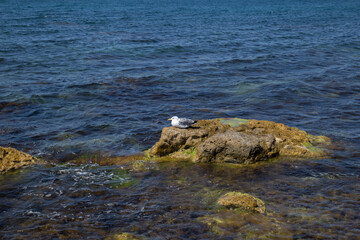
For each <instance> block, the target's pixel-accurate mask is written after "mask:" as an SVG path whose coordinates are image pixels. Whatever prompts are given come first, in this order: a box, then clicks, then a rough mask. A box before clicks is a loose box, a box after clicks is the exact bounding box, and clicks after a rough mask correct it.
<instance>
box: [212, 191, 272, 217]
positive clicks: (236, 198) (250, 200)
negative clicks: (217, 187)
mask: <svg viewBox="0 0 360 240" xmlns="http://www.w3.org/2000/svg"><path fill="white" fill-rule="evenodd" d="M217 203H218V204H219V205H222V206H224V207H227V208H242V209H245V210H250V211H254V212H259V213H265V203H264V202H263V201H262V200H260V199H259V198H256V197H254V196H251V195H250V194H247V193H241V192H229V193H226V194H225V195H223V196H221V197H220V198H219V200H218V201H217Z"/></svg>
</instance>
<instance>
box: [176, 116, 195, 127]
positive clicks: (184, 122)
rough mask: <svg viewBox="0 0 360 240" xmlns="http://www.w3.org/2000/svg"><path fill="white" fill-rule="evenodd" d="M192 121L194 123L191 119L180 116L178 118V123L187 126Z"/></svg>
mask: <svg viewBox="0 0 360 240" xmlns="http://www.w3.org/2000/svg"><path fill="white" fill-rule="evenodd" d="M193 123H195V121H194V120H191V119H188V118H180V119H179V124H180V125H188V126H190V125H191V124H193Z"/></svg>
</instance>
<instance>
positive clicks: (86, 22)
mask: <svg viewBox="0 0 360 240" xmlns="http://www.w3.org/2000/svg"><path fill="white" fill-rule="evenodd" d="M359 109H360V2H359V1H356V0H345V1H335V0H327V1H325V0H319V1H300V0H298V1H295V0H289V1H275V0H272V1H271V0H269V1H260V0H257V1H242V0H239V1H213V0H208V1H205V0H197V1H195V0H192V1H190V0H184V1H168V0H152V1H140V0H123V1H114V0H113V1H101V2H100V1H70V0H68V1H66V0H64V1H25V0H23V1H21V0H17V1H15V0H14V1H4V0H1V1H0V145H1V146H11V147H15V148H17V149H20V150H23V151H26V152H29V153H31V154H34V155H36V156H39V157H42V158H45V159H48V160H50V161H54V162H58V161H66V160H70V159H73V158H76V157H77V156H81V155H83V154H93V153H100V154H102V155H106V156H107V155H111V156H117V155H129V154H133V153H138V152H141V151H143V150H145V149H148V148H150V147H151V146H152V145H153V144H154V143H155V142H156V141H157V139H158V138H159V135H160V132H161V129H162V128H163V127H165V126H168V125H169V122H168V121H167V119H168V118H169V117H171V116H173V115H177V116H181V117H190V118H194V119H210V118H217V117H240V118H255V119H262V120H271V121H276V122H282V123H285V124H287V125H290V126H295V127H298V128H301V129H303V130H306V131H309V132H310V133H313V134H322V135H327V136H330V137H331V138H332V139H333V140H334V142H335V143H336V146H337V147H336V150H335V152H334V158H332V159H328V160H323V162H322V163H321V165H322V167H321V168H319V169H321V170H319V171H320V172H321V173H323V172H325V173H326V174H328V175H329V174H330V175H331V174H335V175H336V176H340V177H339V178H341V180H339V181H340V182H336V181H335V182H333V183H331V184H333V185H331V184H330V183H328V182H326V183H324V182H322V183H321V184H319V185H316V184H315V185H316V186H317V188H315V189H314V191H320V190H319V189H322V188H323V187H324V186H333V187H330V189H338V188H339V186H340V184H344V179H343V178H346V179H347V180H346V181H345V182H347V183H348V184H350V185H351V184H352V185H351V187H350V189H353V191H352V194H353V193H354V192H355V193H359V188H358V187H356V182H358V181H359V172H358V170H359V156H360V151H359V145H360V111H359ZM302 167H304V168H305V170H304V171H305V173H304V174H303V175H304V176H307V174H310V173H311V174H312V172H313V171H314V170H313V169H312V168H311V166H310V167H309V168H306V167H305V166H302ZM329 169H331V170H329ZM34 171H35V172H37V174H39V176H43V175H42V174H43V173H42V171H43V170H34ZM52 171H56V170H52ZM99 171H100V170H99ZM333 171H334V172H333ZM354 171H355V172H354ZM100 172H101V171H100ZM325 173H324V174H325ZM159 174H160V173H159ZM311 174H310V175H311ZM319 174H320V173H314V176H315V177H317V176H320V175H321V174H320V175H319ZM326 174H325V175H326ZM194 175H196V174H194ZM285 175H286V174H285ZM300 175H301V174H300ZM328 175H326V176H328ZM96 176H97V175H96ZM321 176H323V175H321ZM331 176H332V175H331ZM341 176H342V177H343V178H342V177H341ZM278 177H279V178H280V177H286V176H283V175H281V174H280V176H278ZM348 178H349V179H348ZM156 179H158V178H156ZM160 179H161V178H160ZM33 180H34V179H33ZM39 181H40V180H39ZM159 181H160V180H159ZM296 181H297V180H294V182H296ZM204 182H206V181H204ZM64 184H66V183H64ZM329 184H330V185H329ZM299 188H300V189H301V188H302V187H299ZM10 189H11V188H10ZM4 191H5V190H4ZM9 191H10V190H9ZM254 191H255V190H254ZM279 191H280V193H283V194H286V192H287V190H286V189H284V190H279ZM280 193H279V194H280ZM344 194H345V195H346V194H347V193H344ZM340 195H341V194H340ZM324 196H327V195H326V193H324ZM346 196H350V195H346ZM351 196H353V195H351ZM342 197H344V196H342ZM349 198H350V199H347V200H346V201H345V202H347V201H350V202H351V203H352V204H353V205H351V206H356V204H357V203H359V200H358V199H354V198H353V197H349ZM14 199H15V197H14ZM266 200H267V199H265V201H266ZM339 201H340V202H341V200H339ZM59 204H60V203H59ZM333 207H334V205H331V204H330V206H329V207H328V208H329V209H332V208H333ZM350 209H352V208H350ZM19 211H20V210H19ZM339 211H345V212H346V211H350V210H346V209H345V210H344V209H342V210H339ZM357 212H358V210H357ZM319 214H320V215H321V213H320V212H319ZM14 215H16V214H14ZM345 215H346V214H345ZM0 216H1V215H0ZM10 216H12V215H11V214H10ZM3 219H4V218H3ZM348 221H349V222H350V221H352V222H354V221H359V219H358V218H356V219H349V220H348ZM294 224H295V223H294ZM296 224H300V223H298V222H296ZM301 224H302V223H301ZM301 224H300V225H301ZM310 225H311V224H310ZM335 225H336V224H335ZM339 225H340V226H341V227H342V228H344V229H347V228H346V226H347V227H349V226H348V222H347V220H345V222H342V223H339ZM65 228H66V226H65ZM325 228H326V227H325ZM347 230H349V229H347ZM134 231H135V230H134ZM194 231H195V230H194ZM196 231H200V232H202V231H203V230H199V229H197V230H196ZM135 232H136V231H135ZM315 232H316V231H315ZM335 232H336V231H335ZM357 233H359V231H357ZM100 235H101V234H100ZM100 235H96V236H100ZM104 235H106V234H105V233H104ZM175 235H176V234H175ZM147 236H148V237H149V236H151V234H150V235H149V234H148V235H147ZM166 236H172V235H171V234H170V235H166ZM176 236H178V237H179V236H180V235H176ZM189 236H190V235H189ZM294 236H295V235H294ZM299 236H300V237H301V236H302V237H305V238H306V237H310V238H311V236H312V237H314V235H311V234H310V235H306V234H305V235H299ZM339 236H340V235H337V236H335V237H334V236H332V237H334V238H338V237H339ZM352 236H354V235H352ZM206 237H208V236H207V235H206V236H205V235H204V238H206ZM328 237H329V236H328ZM330 237H331V236H330ZM165 238H166V237H165ZM179 238H180V237H179ZM185 238H186V237H185Z"/></svg>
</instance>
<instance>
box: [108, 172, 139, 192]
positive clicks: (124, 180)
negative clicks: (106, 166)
mask: <svg viewBox="0 0 360 240" xmlns="http://www.w3.org/2000/svg"><path fill="white" fill-rule="evenodd" d="M111 172H112V174H113V175H112V178H111V180H110V181H108V182H107V184H109V185H110V186H111V187H112V188H127V187H131V186H133V185H136V184H137V183H139V180H138V179H136V178H132V177H131V176H130V175H129V173H128V171H126V170H125V169H114V170H112V171H111Z"/></svg>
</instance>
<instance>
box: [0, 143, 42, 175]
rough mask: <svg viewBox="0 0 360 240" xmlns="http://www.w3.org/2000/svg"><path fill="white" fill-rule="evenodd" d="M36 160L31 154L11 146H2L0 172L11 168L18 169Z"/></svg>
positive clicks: (2, 172) (0, 150) (0, 149)
mask: <svg viewBox="0 0 360 240" xmlns="http://www.w3.org/2000/svg"><path fill="white" fill-rule="evenodd" d="M35 162H36V159H35V158H34V157H33V156H31V155H30V154H27V153H24V152H21V151H18V150H16V149H14V148H10V147H7V148H5V147H0V174H4V173H6V172H7V171H9V170H12V169H18V168H20V167H23V166H27V165H30V164H33V163H35Z"/></svg>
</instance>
